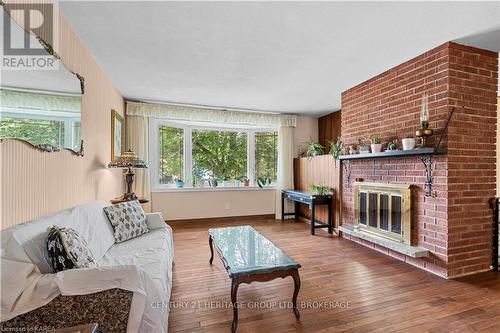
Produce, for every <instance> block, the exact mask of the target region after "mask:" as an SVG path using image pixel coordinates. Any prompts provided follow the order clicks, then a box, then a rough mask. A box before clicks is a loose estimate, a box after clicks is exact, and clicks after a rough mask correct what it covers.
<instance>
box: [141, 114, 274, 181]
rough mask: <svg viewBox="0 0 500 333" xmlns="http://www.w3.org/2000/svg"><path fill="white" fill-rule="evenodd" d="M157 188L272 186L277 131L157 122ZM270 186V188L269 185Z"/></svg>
mask: <svg viewBox="0 0 500 333" xmlns="http://www.w3.org/2000/svg"><path fill="white" fill-rule="evenodd" d="M150 128H151V130H150V162H151V168H150V170H151V178H152V182H151V183H152V188H153V190H154V189H162V188H175V187H176V186H178V183H176V180H178V179H182V180H183V181H184V186H185V187H221V186H224V187H239V186H254V185H255V186H257V181H256V180H257V179H265V180H266V182H261V184H262V183H263V184H269V183H270V184H272V183H273V182H274V181H275V180H276V171H277V154H278V150H277V138H278V135H277V133H276V132H275V131H274V130H273V129H250V128H229V127H217V128H214V127H207V126H203V125H200V126H196V125H191V124H187V123H183V122H170V121H163V120H159V119H151V122H150ZM268 186H269V185H268Z"/></svg>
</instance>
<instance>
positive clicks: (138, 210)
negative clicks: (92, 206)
mask: <svg viewBox="0 0 500 333" xmlns="http://www.w3.org/2000/svg"><path fill="white" fill-rule="evenodd" d="M104 212H105V213H106V215H107V216H108V220H109V222H110V223H111V226H112V227H113V229H114V232H115V241H116V242H117V243H121V242H124V241H126V240H128V239H131V238H135V237H138V236H140V235H142V234H145V233H146V232H149V229H148V225H147V224H146V215H145V214H144V210H143V209H142V207H141V204H140V203H139V201H137V200H135V201H128V202H123V203H119V204H116V205H112V206H108V207H105V208H104Z"/></svg>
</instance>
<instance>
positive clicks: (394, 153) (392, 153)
mask: <svg viewBox="0 0 500 333" xmlns="http://www.w3.org/2000/svg"><path fill="white" fill-rule="evenodd" d="M444 153H445V151H444V150H443V149H438V150H435V149H434V148H417V149H412V150H387V151H383V152H380V153H366V154H354V155H340V156H339V159H340V160H356V159H364V158H382V157H405V156H416V155H436V154H444Z"/></svg>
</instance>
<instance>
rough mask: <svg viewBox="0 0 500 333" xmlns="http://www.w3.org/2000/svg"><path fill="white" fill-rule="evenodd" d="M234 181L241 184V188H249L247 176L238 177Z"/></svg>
mask: <svg viewBox="0 0 500 333" xmlns="http://www.w3.org/2000/svg"><path fill="white" fill-rule="evenodd" d="M236 180H238V181H240V182H242V183H243V186H250V179H248V178H247V176H240V177H238V178H236Z"/></svg>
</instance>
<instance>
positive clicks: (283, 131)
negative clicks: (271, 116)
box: [275, 126, 294, 219]
mask: <svg viewBox="0 0 500 333" xmlns="http://www.w3.org/2000/svg"><path fill="white" fill-rule="evenodd" d="M293 131H294V129H293V127H286V126H281V127H280V128H279V130H278V179H277V182H276V183H277V184H276V210H275V211H276V219H281V190H283V189H293V186H294V184H293ZM284 209H285V213H290V212H292V211H293V204H292V203H291V202H288V200H287V201H285V207H284Z"/></svg>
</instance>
